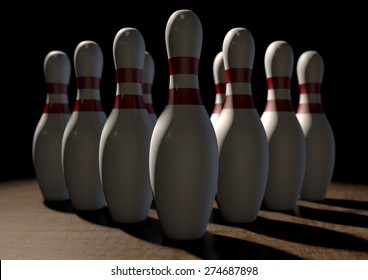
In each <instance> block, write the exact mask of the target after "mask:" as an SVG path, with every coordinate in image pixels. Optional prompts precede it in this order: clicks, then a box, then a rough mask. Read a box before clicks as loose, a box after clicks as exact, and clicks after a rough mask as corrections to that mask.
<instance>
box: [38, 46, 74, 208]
mask: <svg viewBox="0 0 368 280" xmlns="http://www.w3.org/2000/svg"><path fill="white" fill-rule="evenodd" d="M43 70H44V75H45V80H46V90H47V95H46V105H45V107H44V110H43V113H42V115H41V118H40V120H39V121H38V124H37V127H36V130H35V132H34V135H33V145H32V155H33V165H34V168H35V172H36V177H37V179H38V182H39V185H40V189H41V193H42V195H43V198H44V200H47V201H59V200H67V199H69V194H68V190H67V187H66V184H65V179H64V175H63V170H62V165H61V162H62V160H61V141H62V138H63V133H64V129H65V127H66V124H67V123H68V121H69V118H70V109H69V100H68V87H69V81H70V74H71V63H70V60H69V58H68V56H67V54H66V53H64V52H62V51H59V50H54V51H51V52H49V53H48V54H47V55H46V57H45V60H44V64H43Z"/></svg>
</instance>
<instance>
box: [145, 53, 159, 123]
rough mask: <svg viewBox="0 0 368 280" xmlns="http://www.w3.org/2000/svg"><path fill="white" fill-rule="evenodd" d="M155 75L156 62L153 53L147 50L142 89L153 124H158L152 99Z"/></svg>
mask: <svg viewBox="0 0 368 280" xmlns="http://www.w3.org/2000/svg"><path fill="white" fill-rule="evenodd" d="M154 77H155V62H154V60H153V58H152V55H151V54H150V53H149V52H148V51H146V52H145V60H144V67H143V75H142V91H143V101H144V104H145V106H146V108H147V111H148V113H149V115H150V117H151V119H152V121H153V124H156V121H157V115H156V113H155V110H154V108H153V104H152V103H153V101H152V85H153V80H154Z"/></svg>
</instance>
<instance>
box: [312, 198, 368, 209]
mask: <svg viewBox="0 0 368 280" xmlns="http://www.w3.org/2000/svg"><path fill="white" fill-rule="evenodd" d="M318 203H320V204H325V205H330V206H338V207H344V208H349V209H360V210H365V211H368V201H358V200H349V199H332V198H325V199H324V200H323V201H320V202H318Z"/></svg>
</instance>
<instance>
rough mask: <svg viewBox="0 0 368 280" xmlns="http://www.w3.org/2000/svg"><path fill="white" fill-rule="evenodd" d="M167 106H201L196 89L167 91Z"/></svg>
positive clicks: (200, 99) (200, 98)
mask: <svg viewBox="0 0 368 280" xmlns="http://www.w3.org/2000/svg"><path fill="white" fill-rule="evenodd" d="M168 99H169V100H168V104H169V105H203V102H202V97H201V94H200V91H199V89H198V88H179V89H173V88H171V89H169V98H168Z"/></svg>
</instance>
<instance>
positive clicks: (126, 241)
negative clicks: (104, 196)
mask: <svg viewBox="0 0 368 280" xmlns="http://www.w3.org/2000/svg"><path fill="white" fill-rule="evenodd" d="M0 259H3V260H5V259H14V260H16V259H22V260H28V259H32V260H46V259H56V260H58V259H64V260H77V259H78V260H79V259H82V260H99V259H105V260H112V259H137V260H140V259H147V260H152V259H157V260H159V259H224V260H225V259H263V260H268V259H341V260H347V259H353V260H355V259H357V260H366V259H368V186H366V185H354V184H346V183H339V182H333V183H332V184H331V185H330V188H329V191H328V193H327V196H326V199H325V200H324V201H322V202H309V201H303V200H300V201H299V202H298V207H297V209H296V211H295V212H294V211H293V212H275V211H268V210H267V209H264V208H262V209H261V211H260V212H259V216H258V218H257V220H256V221H255V222H253V223H249V224H230V223H227V222H225V221H224V220H223V219H222V218H221V214H220V212H219V209H218V208H217V206H216V203H214V207H213V212H212V216H211V219H210V223H209V224H208V227H207V232H206V234H205V236H204V237H203V238H201V239H199V240H195V241H174V240H170V239H167V238H166V237H165V236H164V235H163V233H162V230H161V227H160V223H159V219H158V217H157V213H156V211H155V209H154V206H153V207H152V208H151V209H150V211H149V217H148V218H147V219H146V220H145V221H144V222H141V223H138V224H117V223H114V222H113V221H112V219H111V217H110V215H109V212H108V208H104V209H101V210H98V211H87V212H79V211H75V210H74V209H73V207H72V205H71V203H70V201H64V202H58V203H55V202H45V201H43V198H42V195H41V192H40V189H39V185H38V182H37V180H36V179H27V180H19V181H8V182H0Z"/></svg>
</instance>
